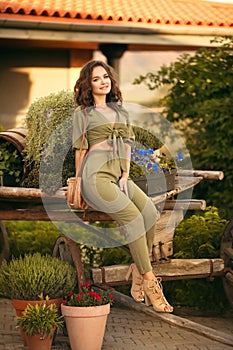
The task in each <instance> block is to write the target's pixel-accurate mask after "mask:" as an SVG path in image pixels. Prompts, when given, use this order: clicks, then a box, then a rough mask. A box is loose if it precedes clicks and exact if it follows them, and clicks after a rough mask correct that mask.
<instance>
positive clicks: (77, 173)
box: [75, 111, 88, 178]
mask: <svg viewBox="0 0 233 350" xmlns="http://www.w3.org/2000/svg"><path fill="white" fill-rule="evenodd" d="M87 118H88V114H87V111H85V117H84V125H83V135H82V141H81V144H80V148H79V152H80V153H79V162H78V169H76V176H75V177H76V178H78V177H79V171H80V168H81V163H82V162H81V153H82V150H83V145H84V141H85V137H86V131H87Z"/></svg>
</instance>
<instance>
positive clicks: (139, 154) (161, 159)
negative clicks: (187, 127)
mask: <svg viewBox="0 0 233 350" xmlns="http://www.w3.org/2000/svg"><path fill="white" fill-rule="evenodd" d="M182 160H183V156H182V154H181V153H178V155H177V156H176V157H175V158H172V157H170V156H167V155H166V154H165V153H164V152H161V151H160V149H157V150H154V149H153V148H148V149H145V148H133V149H132V153H131V161H132V165H131V169H130V176H131V177H132V179H133V181H134V182H135V183H136V184H137V185H138V186H139V187H140V188H141V189H142V190H143V191H144V192H145V193H146V194H147V195H156V194H160V193H164V192H167V191H170V190H173V189H174V187H175V176H176V173H177V168H178V163H179V162H181V161H182Z"/></svg>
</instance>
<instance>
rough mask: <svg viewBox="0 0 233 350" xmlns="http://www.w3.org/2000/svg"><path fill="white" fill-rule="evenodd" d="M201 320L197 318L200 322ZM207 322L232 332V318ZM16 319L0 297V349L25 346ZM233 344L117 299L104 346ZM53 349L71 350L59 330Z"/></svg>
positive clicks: (188, 349)
mask: <svg viewBox="0 0 233 350" xmlns="http://www.w3.org/2000/svg"><path fill="white" fill-rule="evenodd" d="M194 319H195V318H194V317H192V320H194ZM232 320H233V319H232ZM232 320H231V321H232ZM184 321H185V320H184ZM202 321H203V320H202V318H198V324H200V323H201V322H202ZM204 322H206V323H207V322H208V327H211V325H213V327H215V329H217V330H218V329H219V327H220V329H221V330H225V332H226V335H229V334H232V333H233V322H230V320H229V319H228V320H227V322H226V324H224V319H221V318H218V319H216V318H210V319H206V320H205V321H203V323H204ZM16 323H17V321H16V317H15V311H14V309H13V306H12V303H11V301H10V300H6V299H0V350H25V349H26V348H25V347H24V346H23V344H22V338H21V335H20V332H19V330H18V329H16ZM204 324H205V323H204ZM215 329H213V332H215ZM232 347H233V343H232V346H231V345H226V344H223V343H222V342H219V341H215V340H213V339H210V338H208V337H207V336H203V335H200V334H197V333H196V332H195V329H193V331H191V330H187V329H183V328H181V327H177V326H174V325H172V324H169V323H168V322H166V321H163V320H161V319H157V318H155V317H152V316H150V315H147V314H145V313H143V312H139V311H135V310H132V309H131V308H127V307H125V306H122V305H119V304H117V303H116V304H115V305H114V306H113V307H112V308H111V312H110V315H109V317H108V321H107V327H106V332H105V337H104V342H103V347H102V350H194V349H195V350H230V349H232ZM52 350H70V345H69V339H68V337H67V336H65V335H64V334H59V333H58V334H57V335H56V338H55V341H54V344H53V346H52ZM87 350H88V349H87Z"/></svg>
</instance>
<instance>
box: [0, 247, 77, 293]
mask: <svg viewBox="0 0 233 350" xmlns="http://www.w3.org/2000/svg"><path fill="white" fill-rule="evenodd" d="M76 283H77V280H76V272H75V270H74V268H73V267H72V266H71V265H70V264H69V263H68V262H65V261H62V260H60V259H58V258H53V257H52V256H50V255H44V256H42V255H41V254H40V253H35V254H26V255H25V256H24V257H20V258H17V259H15V258H13V259H12V260H11V261H10V262H9V263H7V262H6V261H5V260H4V261H3V263H2V265H1V268H0V295H2V296H5V297H7V298H10V299H24V300H38V299H39V296H40V295H44V296H48V297H49V298H50V299H54V298H62V297H63V296H64V295H66V294H67V293H69V292H70V291H71V290H73V289H74V287H75V285H76Z"/></svg>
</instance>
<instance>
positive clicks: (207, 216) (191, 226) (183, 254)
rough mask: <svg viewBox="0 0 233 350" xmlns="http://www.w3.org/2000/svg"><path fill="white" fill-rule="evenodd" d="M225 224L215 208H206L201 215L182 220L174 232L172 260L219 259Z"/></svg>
mask: <svg viewBox="0 0 233 350" xmlns="http://www.w3.org/2000/svg"><path fill="white" fill-rule="evenodd" d="M226 223H227V220H225V219H222V218H220V216H219V213H218V209H217V208H216V207H207V208H206V210H205V211H204V213H203V214H202V215H200V214H199V215H197V214H195V215H192V216H191V217H189V218H187V219H185V220H183V221H182V222H181V223H180V224H179V226H178V227H177V228H176V231H175V237H174V258H178V259H195V258H197V259H198V258H219V256H220V242H221V236H222V233H223V231H224V227H225V226H226Z"/></svg>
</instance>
